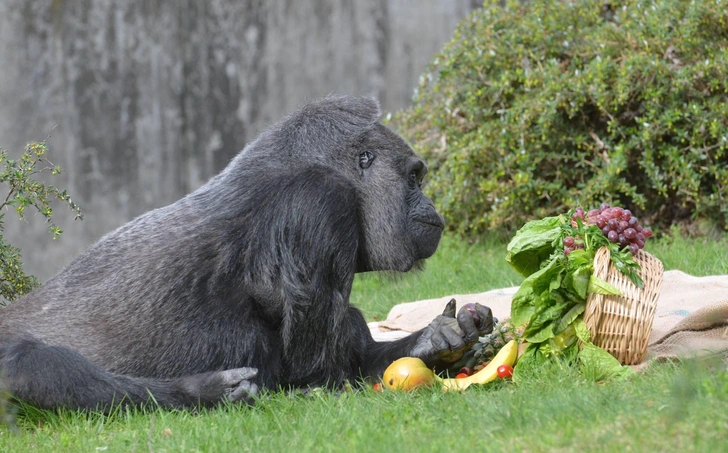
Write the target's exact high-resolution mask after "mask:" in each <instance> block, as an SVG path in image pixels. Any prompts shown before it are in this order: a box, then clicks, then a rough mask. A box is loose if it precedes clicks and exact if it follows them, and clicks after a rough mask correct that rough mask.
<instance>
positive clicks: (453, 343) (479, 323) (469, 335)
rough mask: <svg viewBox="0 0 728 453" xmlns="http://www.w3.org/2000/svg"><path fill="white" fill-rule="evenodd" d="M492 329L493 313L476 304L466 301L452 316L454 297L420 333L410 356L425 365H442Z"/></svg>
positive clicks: (459, 355) (457, 356) (460, 354)
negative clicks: (418, 359) (419, 359)
mask: <svg viewBox="0 0 728 453" xmlns="http://www.w3.org/2000/svg"><path fill="white" fill-rule="evenodd" d="M492 331H493V314H492V313H491V311H490V308H488V307H485V306H483V305H480V304H467V305H465V306H463V307H462V308H460V311H459V312H458V313H457V318H456V317H455V299H451V300H450V302H448V303H447V306H446V307H445V311H443V313H442V315H439V316H438V317H436V318H435V319H434V320H433V321H432V322H431V323H430V325H429V326H427V327H425V329H424V330H423V331H422V334H421V335H420V337H419V339H418V340H417V343H416V344H415V346H414V348H412V352H411V355H412V356H413V357H419V358H421V359H422V360H423V361H424V362H425V363H426V364H427V366H429V367H434V366H440V365H446V364H450V363H453V362H455V361H456V360H458V359H460V358H461V357H462V355H463V354H464V353H465V351H467V350H468V349H470V348H471V347H472V346H473V345H474V344H475V343H476V342H477V341H478V337H480V336H481V335H485V334H488V333H490V332H492Z"/></svg>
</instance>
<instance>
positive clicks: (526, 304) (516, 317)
mask: <svg viewBox="0 0 728 453" xmlns="http://www.w3.org/2000/svg"><path fill="white" fill-rule="evenodd" d="M562 270H563V265H562V264H561V261H560V260H559V259H558V258H553V259H552V260H551V261H549V263H548V264H547V265H546V266H544V267H543V268H542V269H540V270H539V271H537V272H535V273H533V274H531V275H529V276H528V277H526V279H525V280H524V281H523V283H521V286H520V287H519V288H518V291H517V292H516V294H514V295H513V299H512V301H511V321H512V322H513V323H514V324H515V325H521V324H523V323H525V322H527V321H528V320H529V319H530V318H531V317H532V316H533V312H534V307H535V306H536V300H537V299H538V297H540V295H541V294H542V293H543V292H544V291H547V292H548V291H550V290H551V282H552V281H553V280H554V279H556V278H557V276H558V275H559V273H560V272H561V271H562Z"/></svg>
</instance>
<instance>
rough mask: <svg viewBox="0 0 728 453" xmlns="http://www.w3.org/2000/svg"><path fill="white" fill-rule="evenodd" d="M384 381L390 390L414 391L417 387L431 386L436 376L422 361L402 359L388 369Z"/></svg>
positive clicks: (413, 358)
mask: <svg viewBox="0 0 728 453" xmlns="http://www.w3.org/2000/svg"><path fill="white" fill-rule="evenodd" d="M382 380H383V381H384V385H386V386H387V388H389V389H390V390H412V389H413V388H415V387H420V386H431V385H432V384H434V382H435V380H436V376H435V372H434V371H432V370H431V369H429V368H427V365H425V362H423V361H422V360H421V359H418V358H416V357H402V358H401V359H398V360H395V361H394V362H392V364H391V365H389V367H387V369H386V370H385V371H384V376H382Z"/></svg>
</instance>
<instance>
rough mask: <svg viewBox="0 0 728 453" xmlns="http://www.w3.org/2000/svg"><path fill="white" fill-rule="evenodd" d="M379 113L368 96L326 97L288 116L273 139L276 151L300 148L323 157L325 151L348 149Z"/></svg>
mask: <svg viewBox="0 0 728 453" xmlns="http://www.w3.org/2000/svg"><path fill="white" fill-rule="evenodd" d="M381 114H382V112H381V109H380V107H379V102H377V100H376V99H374V98H372V97H368V96H328V97H325V98H323V99H320V100H318V101H314V102H311V103H309V104H306V105H305V106H304V107H303V108H301V109H300V110H299V111H298V112H296V113H294V114H292V115H291V116H289V117H288V118H287V119H286V120H285V121H283V123H282V124H280V126H279V128H278V131H277V133H275V132H274V136H276V138H277V140H276V141H277V142H278V145H279V149H284V150H288V152H289V153H291V154H297V153H298V152H300V150H302V149H304V150H307V153H308V154H309V155H310V154H320V155H326V154H328V153H327V151H330V150H333V149H337V148H338V149H340V148H343V147H348V146H349V145H350V144H351V143H352V142H353V141H354V140H355V139H356V138H358V137H359V136H360V135H361V134H362V133H364V132H366V131H367V130H369V129H371V128H372V127H374V125H375V124H376V123H377V122H378V121H379V119H380V117H381ZM317 151H318V153H317Z"/></svg>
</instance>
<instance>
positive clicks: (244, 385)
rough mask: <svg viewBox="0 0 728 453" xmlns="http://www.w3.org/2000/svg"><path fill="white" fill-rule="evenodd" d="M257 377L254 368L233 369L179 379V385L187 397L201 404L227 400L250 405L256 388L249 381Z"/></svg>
mask: <svg viewBox="0 0 728 453" xmlns="http://www.w3.org/2000/svg"><path fill="white" fill-rule="evenodd" d="M257 375H258V370H257V369H256V368H247V367H246V368H234V369H231V370H225V371H212V372H209V373H201V374H195V375H192V376H186V377H184V378H180V385H181V387H182V389H183V390H184V392H185V393H186V394H187V395H189V396H190V397H191V398H196V399H198V400H199V402H200V403H202V404H214V403H217V402H220V401H223V400H227V401H231V402H238V401H242V402H245V403H246V404H250V405H252V404H254V403H255V398H256V396H257V395H258V386H257V385H256V384H255V383H254V382H252V381H251V379H253V378H255V377H256V376H257Z"/></svg>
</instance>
